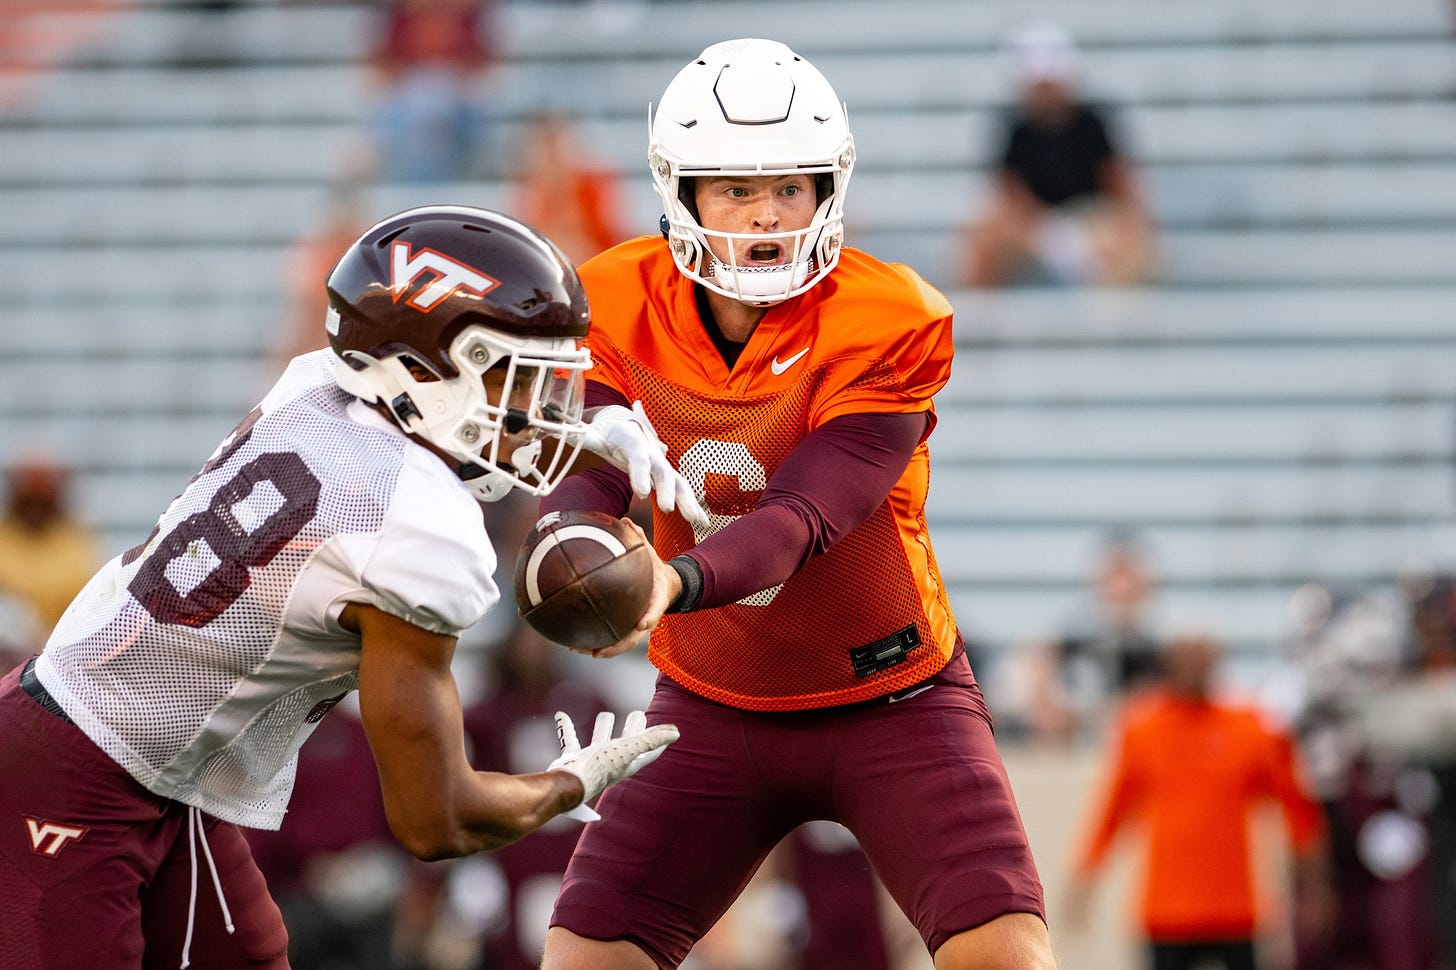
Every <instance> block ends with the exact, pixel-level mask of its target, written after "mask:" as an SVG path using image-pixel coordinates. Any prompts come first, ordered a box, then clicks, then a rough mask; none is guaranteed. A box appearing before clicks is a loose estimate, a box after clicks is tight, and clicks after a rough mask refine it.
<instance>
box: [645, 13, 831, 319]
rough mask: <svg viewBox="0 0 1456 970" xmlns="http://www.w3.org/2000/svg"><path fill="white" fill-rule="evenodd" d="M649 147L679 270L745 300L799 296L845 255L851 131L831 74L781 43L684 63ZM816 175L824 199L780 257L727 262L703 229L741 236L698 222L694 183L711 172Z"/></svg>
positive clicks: (712, 52) (735, 47)
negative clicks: (768, 262) (768, 261)
mask: <svg viewBox="0 0 1456 970" xmlns="http://www.w3.org/2000/svg"><path fill="white" fill-rule="evenodd" d="M648 113H649V116H650V117H649V125H650V128H651V134H650V139H649V144H648V149H647V156H648V163H649V165H650V166H651V170H652V184H653V187H654V188H655V189H656V190H657V194H658V196H659V197H660V198H661V199H662V207H663V212H664V217H665V226H664V231H665V232H666V234H667V238H668V245H669V247H670V248H671V250H672V256H673V259H674V260H675V261H676V263H677V266H678V269H679V270H681V271H682V272H683V273H684V274H685V275H686V276H687V277H688V278H689V279H691V280H693V281H694V282H696V283H701V284H702V285H704V286H706V287H708V288H709V289H711V290H714V291H715V292H718V293H722V294H723V295H725V296H729V297H732V298H733V299H735V300H741V301H743V302H745V303H754V304H772V303H779V302H782V301H783V300H787V299H789V298H790V297H795V296H798V295H799V294H801V293H803V292H805V291H806V290H808V289H809V288H810V287H812V286H813V285H814V284H815V283H818V282H819V281H820V280H822V279H823V278H824V277H825V276H827V275H828V274H829V271H830V270H832V269H834V267H835V264H837V263H838V262H839V251H840V247H841V245H842V244H843V241H844V192H845V188H846V186H848V184H849V175H850V172H851V170H852V169H853V168H854V138H853V137H852V136H851V135H850V132H849V123H848V120H847V118H846V115H845V109H844V105H843V104H842V103H840V101H839V98H838V97H837V96H836V95H835V93H834V89H833V88H832V87H830V85H829V82H828V81H826V80H825V79H824V75H822V74H820V73H819V71H818V70H817V69H816V68H815V67H814V66H813V65H812V64H810V63H809V62H808V61H806V60H804V59H803V58H802V57H800V56H799V55H798V54H795V53H794V52H793V51H792V50H790V49H789V48H788V47H786V46H785V45H783V44H781V43H779V42H778V41H772V40H758V39H752V38H750V39H743V40H729V41H724V42H722V43H719V44H714V45H713V46H711V47H709V48H708V49H707V50H705V51H703V53H702V54H700V55H699V56H698V57H697V59H695V60H694V61H693V62H692V63H691V64H689V65H688V66H687V67H685V68H683V69H682V70H681V71H679V72H678V75H677V77H675V78H673V80H672V83H671V84H669V85H668V86H667V90H666V91H664V92H663V94H662V100H661V102H660V103H659V104H658V105H657V111H656V114H655V116H654V115H652V111H651V109H650V108H649V112H648ZM787 174H804V175H814V176H821V177H820V178H816V179H815V183H816V187H817V189H818V208H817V210H816V211H815V213H814V220H813V222H812V223H811V224H810V225H809V227H808V228H807V229H802V230H797V231H794V232H792V233H785V235H786V236H791V237H792V245H791V247H790V259H789V261H788V263H787V264H785V265H783V266H771V267H758V266H755V267H748V266H738V265H734V264H736V259H735V258H734V257H733V256H731V255H730V257H729V259H730V260H733V263H730V264H724V263H722V262H720V261H719V260H718V259H716V258H715V257H714V256H713V254H712V250H711V249H710V248H709V245H708V236H710V235H712V236H716V237H718V238H720V239H723V240H725V241H726V242H727V243H728V245H726V246H722V247H720V248H721V249H724V250H725V251H728V252H730V253H731V252H734V251H736V250H735V249H734V247H733V245H732V243H733V242H734V241H737V240H743V239H746V238H748V235H747V234H745V233H727V232H718V233H709V232H708V231H707V230H705V229H704V228H703V227H702V226H701V225H699V223H698V219H697V215H696V208H695V206H694V205H693V204H692V186H691V183H688V184H686V185H685V184H684V183H683V180H684V179H691V178H694V177H699V176H708V175H749V176H756V175H787Z"/></svg>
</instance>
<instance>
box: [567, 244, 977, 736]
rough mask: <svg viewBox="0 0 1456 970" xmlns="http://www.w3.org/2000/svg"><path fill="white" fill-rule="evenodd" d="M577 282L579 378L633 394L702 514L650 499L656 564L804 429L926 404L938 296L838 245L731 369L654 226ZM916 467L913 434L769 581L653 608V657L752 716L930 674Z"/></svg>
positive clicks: (922, 455) (935, 586)
mask: <svg viewBox="0 0 1456 970" xmlns="http://www.w3.org/2000/svg"><path fill="white" fill-rule="evenodd" d="M581 278H582V281H583V283H585V285H586V290H587V296H588V298H589V300H590V301H591V307H592V330H591V336H590V337H589V338H588V343H589V344H590V347H591V351H592V359H593V360H594V362H595V366H594V369H593V370H592V371H591V373H590V377H591V379H592V380H595V381H599V382H601V383H602V384H605V385H607V386H609V387H612V388H615V389H616V390H618V391H620V392H621V393H622V394H623V395H625V396H626V397H627V399H628V400H637V399H640V400H641V401H642V403H643V406H644V407H645V408H646V410H647V414H648V416H649V417H650V418H651V419H652V423H653V424H654V426H655V427H656V428H657V432H658V434H659V435H660V436H661V438H662V440H663V441H664V442H665V443H666V444H667V447H668V456H669V458H670V459H671V460H672V461H673V463H674V464H675V465H676V466H677V467H678V468H679V469H680V470H681V471H682V473H683V475H684V476H686V477H687V479H688V480H689V481H690V482H692V483H693V484H694V486H695V487H696V488H697V490H698V493H699V495H700V496H701V497H704V499H705V501H704V505H705V507H706V508H707V510H708V512H709V514H710V517H711V523H710V525H709V527H708V530H707V531H706V532H703V533H701V534H698V535H694V534H693V531H692V529H691V528H690V527H689V526H688V525H687V523H686V522H685V521H684V520H683V519H682V518H681V517H680V516H677V515H663V514H662V513H660V512H658V511H657V510H655V509H654V512H653V515H654V520H653V526H654V542H655V545H656V547H657V552H658V554H659V555H660V556H661V557H662V558H663V559H664V560H666V559H670V558H671V557H673V556H675V555H678V554H679V553H682V552H683V551H685V550H687V549H689V548H691V547H692V546H694V545H695V544H696V543H698V542H701V541H703V540H704V539H705V538H706V537H707V536H708V535H710V534H711V533H713V532H716V531H717V530H719V529H721V528H723V527H724V526H726V525H728V524H729V523H730V522H732V521H733V520H734V519H736V518H737V517H739V516H741V515H744V514H746V513H748V512H750V511H752V510H753V508H754V506H755V504H756V503H757V501H758V499H759V497H760V495H761V494H762V492H763V489H764V485H765V482H766V481H767V480H768V479H769V478H770V477H771V476H772V475H773V473H774V470H775V469H776V468H777V467H778V466H779V464H780V462H782V461H783V460H784V459H785V457H787V456H788V454H789V453H790V452H791V451H792V450H793V449H794V447H795V445H797V444H798V443H799V441H800V440H801V439H802V438H803V437H804V436H805V435H806V434H808V433H809V432H811V431H813V430H814V429H815V428H818V427H819V426H821V425H823V424H824V423H825V422H826V421H829V420H830V419H831V418H835V417H839V416H842V415H848V414H867V413H893V412H909V413H919V412H925V411H929V410H931V409H932V404H931V398H932V396H933V395H934V394H935V392H936V391H938V390H939V389H940V388H941V387H942V386H943V385H944V384H945V382H946V379H947V378H948V377H949V375H950V365H951V357H952V353H953V346H952V340H951V308H950V305H949V303H947V301H946V300H945V298H944V297H943V296H942V295H941V294H940V293H938V292H936V291H935V290H934V289H933V288H932V287H930V286H929V285H928V284H926V283H925V282H924V281H923V280H921V279H920V277H919V276H917V275H916V274H915V273H914V272H913V271H911V270H910V269H908V268H906V267H904V266H896V265H889V264H885V263H882V262H879V261H878V260H876V259H874V258H872V257H870V256H867V255H865V254H864V253H861V252H858V251H856V250H853V249H846V250H845V251H844V254H843V256H842V257H841V259H840V262H839V265H838V267H837V268H836V269H835V270H834V272H833V273H831V274H830V275H829V277H828V278H827V279H825V280H824V281H823V282H821V283H820V284H819V285H818V286H816V287H814V288H813V289H812V290H810V291H809V292H808V293H806V294H804V295H803V296H800V297H798V298H796V299H793V300H789V301H787V302H785V303H782V304H779V305H777V306H774V307H772V308H770V309H769V311H768V313H767V314H766V315H765V316H764V318H763V320H762V322H761V323H760V324H759V325H758V328H757V330H756V331H755V332H754V334H753V336H752V338H751V339H750V340H749V341H748V343H747V344H746V345H745V346H744V348H743V352H742V353H741V354H740V356H739V358H738V361H737V363H736V364H735V365H734V367H733V369H732V371H731V372H730V371H729V369H728V366H727V364H725V363H724V361H723V358H722V356H721V355H720V354H719V352H718V350H717V349H716V348H715V347H714V346H713V343H712V340H711V338H710V337H709V335H708V333H707V331H706V329H705V328H704V325H703V323H702V321H701V319H700V318H699V316H698V310H697V307H696V304H695V302H694V293H693V289H694V288H693V284H692V283H691V282H690V281H689V280H688V279H687V278H686V277H684V276H683V275H682V274H681V273H679V272H678V270H677V267H676V266H675V265H674V263H673V261H672V257H671V255H670V254H669V253H668V249H667V246H666V244H665V243H664V242H663V241H662V239H660V238H655V237H644V238H642V239H637V240H634V241H632V242H628V243H624V244H622V245H620V246H617V247H615V248H613V249H611V250H608V251H607V252H605V253H603V254H602V255H600V256H598V257H596V258H594V259H592V260H590V261H589V262H587V263H586V264H585V265H583V266H582V268H581ZM929 470H930V457H929V451H928V449H927V448H926V445H925V443H924V442H922V443H921V444H920V446H919V447H918V448H917V449H916V450H915V454H914V456H913V457H912V458H911V460H910V464H909V466H908V467H907V468H906V470H905V472H904V474H903V475H901V477H900V480H899V481H898V482H897V483H896V485H895V486H894V488H893V489H892V491H891V493H890V495H889V497H888V498H887V499H886V501H885V502H883V503H882V504H881V505H880V507H879V508H878V509H876V510H875V511H874V512H873V513H872V514H871V515H870V516H869V518H868V519H866V520H865V521H864V522H863V523H861V524H860V525H859V526H858V527H857V528H855V529H854V530H853V531H851V532H850V533H849V534H848V535H846V536H844V537H843V538H842V539H840V540H839V541H838V542H837V543H835V544H834V545H833V546H832V547H831V548H830V549H829V550H828V551H827V552H825V553H823V554H822V555H818V556H814V557H813V558H811V559H810V560H809V561H808V563H807V564H806V565H805V566H804V567H803V568H802V569H801V570H800V571H799V572H798V573H796V574H795V575H794V576H793V577H792V578H790V579H789V580H788V581H786V582H785V583H783V584H782V585H781V586H777V587H773V588H771V589H766V590H763V591H762V592H759V593H755V594H754V595H752V596H748V597H746V598H744V599H742V600H739V601H738V602H736V603H732V604H729V605H727V606H723V607H718V608H715V609H708V610H700V611H694V612H689V613H681V614H669V615H667V616H665V617H663V620H662V622H661V624H660V625H659V626H658V627H657V628H656V629H655V630H654V631H653V633H652V638H651V642H650V646H649V656H650V658H651V659H652V661H653V663H654V664H656V666H657V667H658V668H659V669H660V670H662V671H663V672H664V673H666V674H667V675H668V676H670V677H672V678H673V679H674V680H676V681H678V682H679V683H681V684H683V685H684V686H685V687H688V688H689V689H691V690H694V691H696V692H698V693H700V694H702V695H703V696H705V697H708V698H711V699H713V700H716V701H719V702H721V703H725V704H730V705H733V706H735V707H741V708H747V709H750V710H763V711H779V710H796V709H802V708H814V707H825V706H829V705H834V704H845V703H851V702H854V701H859V700H867V699H870V698H873V697H878V696H880V695H882V694H885V693H888V692H890V691H894V690H897V689H899V688H901V687H906V686H909V685H910V684H914V683H916V682H917V681H920V680H923V679H924V678H926V677H927V676H929V675H930V674H932V673H935V672H936V671H938V670H939V669H940V668H941V667H942V666H944V665H945V662H946V661H947V659H949V657H950V654H951V651H952V648H953V647H954V644H955V638H956V629H955V618H954V617H953V616H952V614H951V610H950V604H949V602H948V601H947V598H946V594H945V588H944V586H943V584H942V583H941V578H940V571H939V570H938V568H937V567H936V564H935V556H934V554H933V553H932V551H931V548H930V538H929V536H928V534H927V531H926V525H925V514H924V507H925V494H926V490H927V487H928V485H929ZM896 658H899V659H898V661H897V659H896Z"/></svg>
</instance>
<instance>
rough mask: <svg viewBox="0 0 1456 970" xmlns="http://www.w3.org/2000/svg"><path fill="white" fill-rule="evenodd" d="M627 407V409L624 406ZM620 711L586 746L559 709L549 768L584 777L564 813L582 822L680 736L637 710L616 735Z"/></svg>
mask: <svg viewBox="0 0 1456 970" xmlns="http://www.w3.org/2000/svg"><path fill="white" fill-rule="evenodd" d="M624 410H625V409H624ZM616 720H617V718H616V715H614V714H612V712H611V711H603V712H602V713H600V714H598V715H597V722H596V725H595V726H594V727H593V728H592V739H591V744H589V745H587V746H586V747H585V748H583V747H582V746H581V744H580V743H579V742H578V741H577V739H576V726H575V725H574V724H572V723H571V718H570V717H568V716H567V714H566V712H565V711H557V712H556V735H557V737H559V738H560V739H561V756H560V757H559V758H557V759H556V760H555V761H553V762H551V764H550V765H548V766H547V767H546V770H547V771H565V772H568V773H569V774H573V775H575V776H576V777H578V778H580V779H581V785H582V788H584V789H586V795H585V797H583V798H582V800H581V803H580V804H579V805H577V806H576V807H575V808H573V809H571V810H570V811H568V812H564V813H562V814H564V815H566V816H567V817H568V818H574V819H576V820H577V821H579V822H595V821H596V820H597V819H599V818H601V816H600V815H598V814H597V813H596V811H595V810H594V809H593V808H592V807H591V806H590V805H588V804H587V803H588V802H590V801H591V800H592V799H593V798H596V797H597V796H598V795H600V794H601V793H602V792H603V790H605V789H606V788H607V787H608V786H609V785H615V784H616V783H617V782H619V781H621V780H622V779H624V778H630V777H632V776H633V775H635V774H636V773H637V772H639V771H641V770H642V769H643V768H645V767H647V766H648V765H650V764H652V762H654V761H656V760H657V757H658V755H660V754H662V751H663V749H664V748H666V747H667V746H668V745H669V744H672V743H673V742H674V741H676V740H677V738H678V733H677V727H676V726H674V725H672V724H657V725H654V726H652V727H648V726H647V715H646V714H644V713H642V712H641V711H633V712H632V713H631V714H628V715H627V721H626V723H625V724H623V725H622V736H621V737H619V738H613V737H612V725H613V724H614V723H615V722H616Z"/></svg>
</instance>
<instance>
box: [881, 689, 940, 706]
mask: <svg viewBox="0 0 1456 970" xmlns="http://www.w3.org/2000/svg"><path fill="white" fill-rule="evenodd" d="M934 686H935V685H934V684H926V685H925V686H924V687H921V688H920V689H919V690H912V691H911V692H910V693H908V694H901V695H900V696H899V697H896V696H895V695H894V694H891V695H890V696H889V697H886V698H885V700H886V701H888V702H889V703H891V704H893V703H895V702H896V701H908V700H909V699H910V698H912V697H915V696H917V695H919V694H923V693H925V692H926V691H928V690H930V688H932V687H934Z"/></svg>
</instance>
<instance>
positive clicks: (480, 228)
mask: <svg viewBox="0 0 1456 970" xmlns="http://www.w3.org/2000/svg"><path fill="white" fill-rule="evenodd" d="M460 228H461V229H469V230H470V231H471V232H483V233H485V234H486V235H490V227H489V226H472V225H470V223H468V222H467V223H465V224H463V225H462V226H461V227H460Z"/></svg>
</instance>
